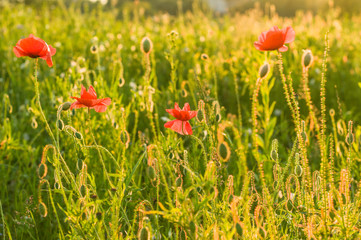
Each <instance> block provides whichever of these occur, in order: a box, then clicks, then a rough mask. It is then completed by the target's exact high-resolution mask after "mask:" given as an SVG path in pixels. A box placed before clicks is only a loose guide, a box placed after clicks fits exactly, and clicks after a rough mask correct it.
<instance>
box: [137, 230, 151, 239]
mask: <svg viewBox="0 0 361 240" xmlns="http://www.w3.org/2000/svg"><path fill="white" fill-rule="evenodd" d="M138 239H139V240H149V239H150V234H149V231H148V229H147V228H145V227H144V228H142V229H140V231H139V236H138Z"/></svg>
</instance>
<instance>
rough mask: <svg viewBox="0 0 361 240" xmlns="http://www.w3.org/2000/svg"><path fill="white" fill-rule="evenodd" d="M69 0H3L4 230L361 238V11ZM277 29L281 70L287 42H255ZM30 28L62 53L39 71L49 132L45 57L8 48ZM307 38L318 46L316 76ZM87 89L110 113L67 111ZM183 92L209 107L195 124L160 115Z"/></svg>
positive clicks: (12, 233) (14, 233) (0, 140)
mask: <svg viewBox="0 0 361 240" xmlns="http://www.w3.org/2000/svg"><path fill="white" fill-rule="evenodd" d="M60 3H61V1H59V3H57V2H54V3H52V4H51V5H49V6H48V5H46V4H44V5H43V6H41V7H38V8H35V7H34V8H32V7H28V6H24V5H21V4H16V5H14V4H3V5H0V11H1V15H0V33H1V41H0V59H1V61H0V62H1V68H0V99H1V104H0V126H1V127H0V176H1V181H2V186H1V190H0V210H1V211H0V213H1V218H0V219H1V220H0V223H1V224H0V233H1V235H0V238H3V239H122V238H124V239H134V238H138V237H139V238H140V239H147V234H148V233H149V236H151V237H152V239H153V238H154V239H185V238H188V239H260V238H264V239H312V238H313V239H359V238H361V235H360V229H361V219H360V213H361V211H360V209H361V192H360V190H359V189H360V186H361V183H360V180H361V177H360V164H359V163H360V159H361V150H360V148H361V145H360V137H361V126H360V121H361V115H360V112H361V111H360V110H361V108H360V106H359V101H360V96H361V88H360V87H359V85H360V82H361V77H360V76H361V59H360V58H359V50H358V49H359V38H360V33H361V16H353V17H348V18H347V17H342V16H341V15H340V14H339V12H338V10H337V9H329V11H328V12H327V13H325V14H324V15H322V14H321V15H316V16H313V15H310V14H306V13H298V14H297V15H296V16H295V17H294V18H292V19H286V18H281V17H279V16H277V15H276V14H274V13H272V14H268V15H265V14H263V13H262V11H261V10H260V9H253V10H251V11H249V12H247V13H246V14H243V15H235V16H228V15H225V16H219V17H214V16H212V15H211V14H210V13H209V12H207V11H201V10H200V9H199V8H198V7H197V5H194V10H193V13H189V12H187V13H184V14H180V15H178V16H169V15H166V14H158V15H154V16H147V15H146V14H144V13H143V11H142V9H138V8H136V7H134V6H133V5H128V6H127V7H126V8H124V9H114V10H111V11H109V10H108V11H103V10H102V8H101V7H100V6H99V7H94V8H90V7H89V5H88V4H87V3H83V4H81V6H80V5H79V6H75V5H73V6H70V7H64V6H63V5H61V4H60ZM268 12H269V11H268ZM271 12H272V11H271ZM273 25H278V26H279V27H285V26H288V25H291V26H292V27H293V28H294V30H295V32H296V40H295V42H294V43H292V44H291V45H290V49H289V51H287V52H285V53H283V54H282V58H283V72H281V73H280V71H279V69H280V68H279V65H278V64H277V59H278V56H277V55H278V54H277V52H271V53H269V54H264V53H262V52H259V51H257V50H256V49H255V48H254V47H253V42H254V41H256V40H257V38H258V35H259V34H260V33H261V32H262V31H265V30H268V29H269V28H270V27H272V26H273ZM30 33H32V34H34V35H35V36H37V37H41V38H42V39H44V40H45V41H46V42H47V43H49V44H50V45H52V46H53V47H55V48H56V49H57V53H56V55H55V56H54V57H53V61H54V66H53V67H52V68H49V67H48V66H47V65H46V63H45V62H44V61H43V60H39V69H38V80H39V86H40V89H39V90H40V95H39V96H40V102H41V106H42V109H43V112H44V116H45V117H46V119H47V122H48V123H49V126H50V129H51V132H52V134H53V135H54V138H52V137H51V134H50V131H49V129H47V127H46V123H45V121H44V118H43V116H42V114H41V110H40V108H39V105H38V102H37V96H36V91H35V90H36V88H35V87H34V82H33V81H34V77H33V76H34V67H35V61H34V60H33V59H30V58H16V57H15V55H14V53H13V52H12V48H13V46H15V44H16V42H17V41H18V40H19V39H20V38H22V37H27V36H28V35H29V34H30ZM327 33H328V34H327ZM326 34H327V36H328V37H327V39H326V41H325V36H326ZM145 36H148V37H149V38H150V39H151V40H152V42H153V49H152V51H151V53H150V55H149V59H148V58H147V56H146V55H144V54H143V52H142V51H141V49H140V43H141V40H142V39H143V37H145ZM94 46H95V48H96V51H95V52H92V51H91V49H92V48H93V47H94ZM328 48H329V50H327V49H328ZM304 49H310V50H311V51H312V53H313V56H314V58H315V61H314V63H313V65H312V66H311V67H310V68H309V69H308V75H307V76H306V75H305V73H304V72H303V68H302V64H301V61H302V59H301V58H302V54H303V50H304ZM202 54H207V56H208V59H205V57H202ZM265 59H268V62H269V64H270V66H271V71H270V73H269V74H268V76H267V77H266V78H265V79H263V80H262V82H261V83H260V89H259V93H258V98H255V97H254V98H252V96H253V94H254V93H255V96H257V92H255V91H254V90H255V86H256V81H257V79H258V71H259V68H260V67H261V66H262V65H263V64H264V61H265ZM148 61H149V63H150V64H149V65H148ZM326 69H327V71H326ZM305 79H306V80H307V81H308V83H309V85H308V87H309V89H310V95H311V98H312V106H313V111H314V116H316V117H315V118H313V117H312V116H313V115H312V114H310V112H309V107H308V105H307V102H306V95H305V93H304V90H303V88H304V85H303V81H304V80H305ZM282 80H283V82H282ZM284 84H285V85H284ZM81 85H84V86H86V87H89V86H90V85H93V86H94V88H95V90H96V92H97V94H98V97H100V98H105V97H110V98H111V99H112V104H111V105H110V106H109V108H108V109H107V111H106V112H105V113H96V112H95V111H93V110H92V111H91V114H90V116H89V115H88V111H87V110H86V109H76V110H73V111H61V105H62V104H63V103H65V102H68V101H70V102H72V99H71V98H70V96H79V94H80V88H81ZM284 86H286V87H287V88H288V89H289V90H290V94H289V97H290V101H291V102H290V105H288V104H287V101H286V98H285V94H284ZM323 86H324V87H323ZM148 87H151V88H150V89H149V88H148ZM153 90H154V91H153ZM323 91H325V93H326V98H325V99H322V98H321V97H320V96H321V95H320V92H323ZM252 99H254V100H252ZM255 99H257V101H255ZM252 101H253V102H252ZM175 102H178V103H179V104H180V106H181V107H182V106H183V105H184V103H186V102H188V103H189V104H190V106H191V110H197V109H199V110H198V116H197V119H196V118H194V119H192V120H190V123H191V125H192V127H193V133H194V134H193V135H192V136H182V135H179V134H177V133H175V132H173V131H171V130H170V129H166V128H164V127H163V125H164V123H165V122H166V121H168V120H169V119H172V117H171V116H170V115H169V114H168V113H167V112H166V111H165V109H169V108H173V106H174V103H175ZM252 106H253V107H252ZM297 106H299V112H298V110H297ZM292 112H293V113H294V115H295V116H296V117H295V118H294V117H293V116H292ZM202 117H203V121H199V120H202ZM255 119H256V120H257V122H258V124H257V125H254V124H253V123H254V122H255V121H254V120H255ZM312 119H313V121H312ZM315 119H316V120H315ZM59 120H61V121H62V122H63V124H64V129H62V128H59V127H58V125H57V123H58V122H59ZM302 121H304V127H302ZM315 121H316V122H317V125H318V126H319V127H320V128H321V129H323V130H324V131H321V133H317V130H316V125H315ZM350 121H352V122H350ZM351 125H352V126H351ZM351 128H352V129H351ZM256 132H257V134H256ZM80 135H81V136H82V137H80ZM351 136H353V137H351ZM305 139H306V140H307V141H306V142H304V140H305ZM347 139H348V143H350V141H351V140H352V139H353V141H351V143H350V144H348V143H347V141H346V140H347ZM45 165H46V166H45ZM260 169H261V170H260ZM262 169H263V170H262ZM261 173H262V174H261Z"/></svg>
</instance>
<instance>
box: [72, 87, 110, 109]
mask: <svg viewBox="0 0 361 240" xmlns="http://www.w3.org/2000/svg"><path fill="white" fill-rule="evenodd" d="M71 98H74V99H76V101H75V102H73V103H72V104H71V106H70V110H72V109H73V108H82V107H87V108H89V109H94V110H95V111H96V112H105V110H107V106H109V105H110V103H111V99H110V98H102V99H97V94H96V92H95V90H94V88H93V86H90V87H89V91H87V90H86V89H85V87H84V86H83V85H82V86H81V93H80V98H78V97H71Z"/></svg>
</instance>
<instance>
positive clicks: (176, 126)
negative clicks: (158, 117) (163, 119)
mask: <svg viewBox="0 0 361 240" xmlns="http://www.w3.org/2000/svg"><path fill="white" fill-rule="evenodd" d="M182 125H183V122H182V121H180V120H177V119H176V120H173V121H170V122H167V123H166V124H164V127H166V128H170V129H172V130H173V131H175V132H177V133H179V134H181V135H184V133H183V131H182Z"/></svg>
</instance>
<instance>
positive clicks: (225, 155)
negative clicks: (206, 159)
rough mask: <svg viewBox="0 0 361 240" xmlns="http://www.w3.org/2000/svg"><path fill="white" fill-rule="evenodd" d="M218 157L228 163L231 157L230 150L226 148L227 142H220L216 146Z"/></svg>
mask: <svg viewBox="0 0 361 240" xmlns="http://www.w3.org/2000/svg"><path fill="white" fill-rule="evenodd" d="M218 155H219V157H220V158H221V159H222V160H223V161H224V162H226V161H228V160H229V157H230V156H231V150H230V149H229V147H228V144H227V142H221V143H219V145H218Z"/></svg>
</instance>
